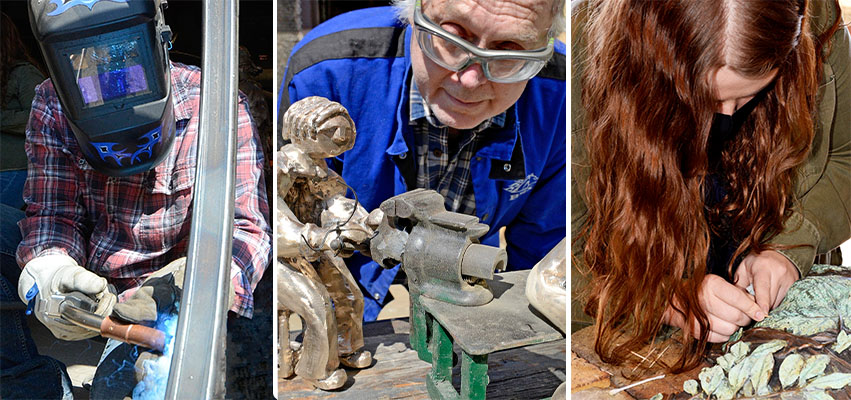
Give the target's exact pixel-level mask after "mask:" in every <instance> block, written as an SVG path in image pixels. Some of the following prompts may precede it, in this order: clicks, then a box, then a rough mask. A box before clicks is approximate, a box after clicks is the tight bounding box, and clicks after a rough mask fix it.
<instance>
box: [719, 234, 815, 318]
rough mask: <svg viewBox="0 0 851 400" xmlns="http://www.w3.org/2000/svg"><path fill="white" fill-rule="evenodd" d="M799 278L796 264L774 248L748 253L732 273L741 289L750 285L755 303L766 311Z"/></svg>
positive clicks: (781, 298) (776, 303) (775, 305)
mask: <svg viewBox="0 0 851 400" xmlns="http://www.w3.org/2000/svg"><path fill="white" fill-rule="evenodd" d="M799 278H800V274H799V273H798V268H796V267H795V264H792V262H791V261H789V259H788V258H786V256H784V255H783V254H780V253H778V252H776V251H774V250H766V251H763V252H762V253H759V254H757V253H753V252H752V253H750V254H748V256H747V257H745V259H744V260H742V263H741V264H739V269H737V270H736V274H735V279H736V286H738V287H740V288H743V289H744V288H747V287H748V286H750V285H753V292H754V297H755V298H756V303H757V304H759V307H760V308H761V309H762V312H763V313H765V314H768V312H769V311H771V309H773V308H774V307H777V306H778V305H780V302H781V301H783V297H785V296H786V292H787V291H789V287H790V286H792V284H793V283H795V281H797V280H798V279H799Z"/></svg>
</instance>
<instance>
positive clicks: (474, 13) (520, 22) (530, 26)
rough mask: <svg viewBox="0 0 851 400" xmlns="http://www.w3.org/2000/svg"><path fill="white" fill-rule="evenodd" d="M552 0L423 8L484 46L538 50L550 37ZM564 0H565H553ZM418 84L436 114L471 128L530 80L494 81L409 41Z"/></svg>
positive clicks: (443, 0) (441, 3)
mask: <svg viewBox="0 0 851 400" xmlns="http://www.w3.org/2000/svg"><path fill="white" fill-rule="evenodd" d="M552 1H553V0H425V1H423V13H424V14H425V15H426V16H427V17H428V18H429V19H430V20H432V21H434V23H436V24H438V25H440V26H441V27H442V28H443V29H445V30H447V31H448V32H450V33H453V34H455V35H458V36H460V37H461V38H463V39H464V40H467V41H468V42H470V43H472V44H473V45H475V46H478V47H480V48H487V49H492V50H535V49H539V48H541V47H544V46H545V45H546V43H547V38H546V32H547V30H548V29H549V27H550V24H551V23H552V15H551V14H552V5H553V2H552ZM555 1H561V0H555ZM411 63H412V68H413V72H414V80H415V81H416V83H417V88H418V89H419V91H420V93H421V94H422V95H423V96H424V97H425V99H426V101H428V104H429V105H430V106H431V110H432V112H433V113H434V115H435V116H436V117H437V119H438V120H440V121H441V122H442V123H444V124H446V125H447V126H450V127H453V128H456V129H470V128H474V127H476V126H477V125H478V124H480V123H481V122H482V121H484V120H486V119H488V118H490V117H493V116H494V115H497V114H499V113H501V112H503V111H505V110H507V109H508V107H511V105H512V104H514V103H515V102H516V101H517V99H519V98H520V95H521V94H522V93H523V89H524V88H525V87H526V82H525V81H524V82H518V83H494V82H491V81H489V80H487V78H485V75H484V72H483V71H482V66H481V65H479V64H474V65H472V66H470V67H468V68H467V69H465V70H463V71H460V72H453V71H450V70H447V69H445V68H443V67H441V66H439V65H437V64H435V63H434V62H433V61H431V60H430V59H429V58H428V57H427V56H425V55H424V54H423V52H422V50H421V49H420V47H419V46H418V45H417V44H416V41H412V43H411Z"/></svg>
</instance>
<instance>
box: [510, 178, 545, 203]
mask: <svg viewBox="0 0 851 400" xmlns="http://www.w3.org/2000/svg"><path fill="white" fill-rule="evenodd" d="M536 183H538V177H537V176H535V174H529V175H528V176H527V177H526V179H518V180H516V181H514V183H512V184H511V185H509V186H508V187H507V188H505V189H504V190H505V191H506V192H508V193H511V196H510V197H509V198H508V199H509V200H515V199H517V198H518V197H520V196H522V195H524V194H526V193H527V192H529V191H530V190H532V188H533V187H534V186H535V184H536Z"/></svg>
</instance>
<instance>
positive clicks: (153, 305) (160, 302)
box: [112, 257, 186, 326]
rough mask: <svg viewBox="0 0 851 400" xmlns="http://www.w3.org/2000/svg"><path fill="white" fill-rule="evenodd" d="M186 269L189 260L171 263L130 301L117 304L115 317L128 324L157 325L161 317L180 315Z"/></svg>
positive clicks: (143, 286)
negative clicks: (178, 305) (180, 301)
mask: <svg viewBox="0 0 851 400" xmlns="http://www.w3.org/2000/svg"><path fill="white" fill-rule="evenodd" d="M185 270H186V257H181V258H178V259H177V260H174V261H172V262H170V263H169V264H168V265H166V266H165V267H162V268H161V269H160V270H158V271H157V272H154V273H153V274H151V275H150V276H148V278H147V279H145V281H144V282H142V286H140V287H139V289H137V290H136V293H133V295H132V296H130V298H128V299H127V300H125V301H123V302H121V303H118V304H116V305H115V307H114V308H113V310H112V315H113V316H114V317H116V318H118V319H120V320H122V321H125V322H129V323H133V324H143V325H147V326H153V325H155V324H156V322H157V316H158V315H161V314H176V313H177V307H176V306H177V305H176V303H177V302H178V301H179V300H180V294H181V292H182V291H183V275H184V271H185Z"/></svg>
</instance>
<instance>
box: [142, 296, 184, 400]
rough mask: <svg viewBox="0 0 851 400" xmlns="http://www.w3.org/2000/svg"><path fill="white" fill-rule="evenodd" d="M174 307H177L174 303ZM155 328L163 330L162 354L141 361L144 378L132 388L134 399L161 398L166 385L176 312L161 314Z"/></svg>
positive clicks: (158, 399)
mask: <svg viewBox="0 0 851 400" xmlns="http://www.w3.org/2000/svg"><path fill="white" fill-rule="evenodd" d="M175 307H177V306H176V305H175ZM156 328H157V329H159V330H161V331H163V332H165V349H164V350H163V355H162V356H160V357H157V358H154V359H150V360H145V361H143V362H142V368H144V369H145V378H144V379H143V380H142V381H141V382H139V383H137V384H136V387H135V388H133V399H134V400H139V399H141V400H162V399H164V398H165V391H166V386H167V385H168V371H169V368H170V367H171V353H172V347H173V346H174V333H175V331H177V314H169V315H161V316H160V318H159V319H158V320H157V326H156Z"/></svg>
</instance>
